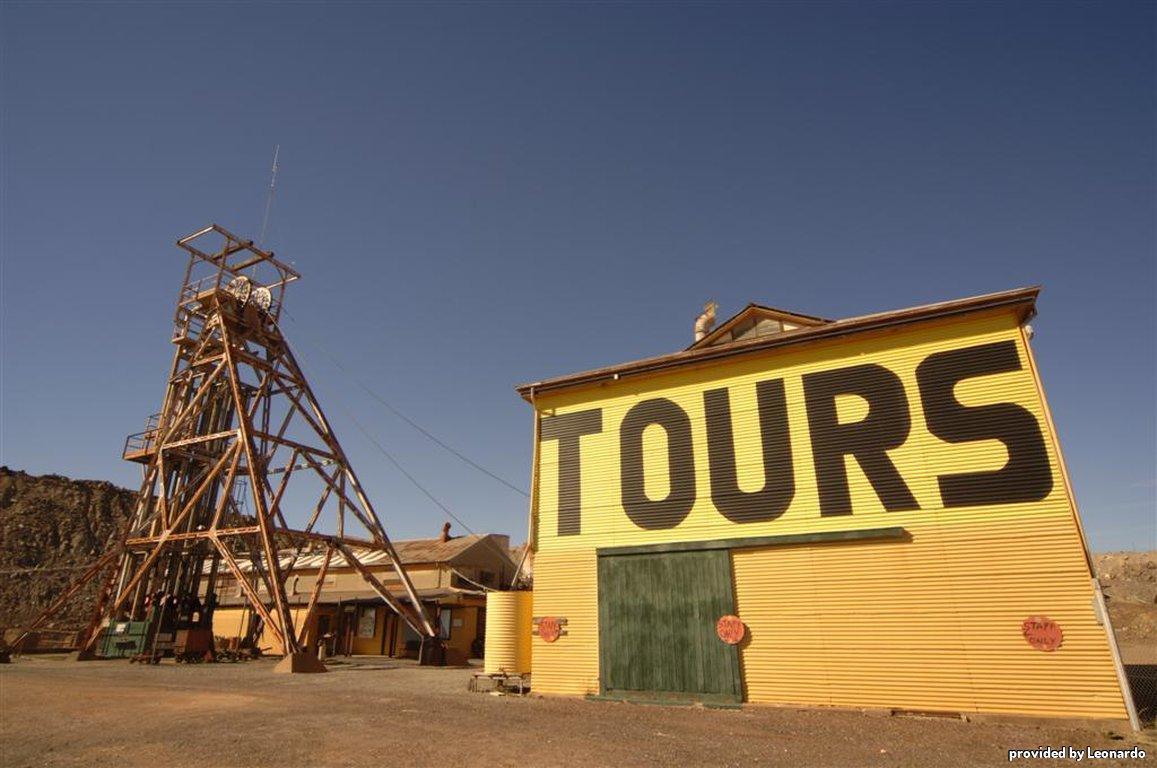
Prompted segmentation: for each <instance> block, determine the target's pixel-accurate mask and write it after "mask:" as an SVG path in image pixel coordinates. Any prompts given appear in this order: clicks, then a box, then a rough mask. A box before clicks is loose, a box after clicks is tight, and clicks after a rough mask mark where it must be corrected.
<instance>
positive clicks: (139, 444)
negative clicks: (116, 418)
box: [121, 413, 161, 459]
mask: <svg viewBox="0 0 1157 768" xmlns="http://www.w3.org/2000/svg"><path fill="white" fill-rule="evenodd" d="M160 421H161V414H159V413H154V414H153V415H152V416H150V417H149V418H148V419H146V420H145V431H144V432H136V433H134V434H131V435H129V436H128V437H126V438H125V447H124V450H123V451H122V452H121V455H122V457H124V458H126V459H127V458H128V457H129V456H130V455H139V454H142V453H147V452H149V451H150V450H152V449H153V447H154V446H155V445H156V442H157V427H158V426H159V424H160Z"/></svg>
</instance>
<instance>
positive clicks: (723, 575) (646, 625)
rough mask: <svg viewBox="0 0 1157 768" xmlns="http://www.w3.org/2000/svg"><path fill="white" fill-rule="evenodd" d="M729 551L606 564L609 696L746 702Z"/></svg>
mask: <svg viewBox="0 0 1157 768" xmlns="http://www.w3.org/2000/svg"><path fill="white" fill-rule="evenodd" d="M734 612H735V599H734V596H733V594H732V589H731V556H730V553H729V552H728V551H727V550H706V551H698V552H664V553H656V554H635V555H604V556H600V557H599V662H600V665H601V672H600V674H601V679H602V692H603V694H604V695H608V696H636V697H637V696H642V697H646V696H647V695H654V697H655V698H677V699H693V700H699V701H741V700H742V693H743V690H742V684H741V682H740V676H739V652H738V649H737V648H736V647H735V646H733V645H727V644H726V643H724V642H722V641H721V640H720V639H719V638H718V637H717V636H716V634H715V622H716V621H718V619H719V617H720V616H724V615H726V614H729V613H734Z"/></svg>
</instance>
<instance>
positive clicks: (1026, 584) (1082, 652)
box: [518, 289, 1131, 719]
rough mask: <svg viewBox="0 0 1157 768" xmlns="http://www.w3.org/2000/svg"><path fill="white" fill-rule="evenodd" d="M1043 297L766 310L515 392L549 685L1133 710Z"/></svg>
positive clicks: (571, 690) (929, 705)
mask: <svg viewBox="0 0 1157 768" xmlns="http://www.w3.org/2000/svg"><path fill="white" fill-rule="evenodd" d="M1036 296H1037V290H1036V289H1020V290H1015V291H1008V292H1004V293H998V294H990V295H987V296H982V297H975V298H971V299H964V300H959V301H952V302H945V303H941V304H936V305H929V306H924V307H917V308H913V309H909V310H902V311H897V312H888V313H881V314H878V315H870V316H865V317H859V318H852V319H848V320H838V321H829V320H824V319H821V318H814V317H809V316H805V315H798V314H794V313H788V312H783V311H780V310H775V309H772V308H769V307H761V306H758V305H749V306H748V307H747V308H746V309H745V310H743V311H742V312H740V313H739V314H737V315H736V316H735V317H733V318H731V319H730V320H728V321H727V322H724V323H723V324H721V325H720V326H719V327H717V328H715V329H714V330H713V331H710V332H709V333H707V334H706V335H705V336H704V337H703V338H701V339H699V340H697V341H696V343H695V344H693V345H692V346H691V347H689V348H688V349H686V350H683V351H681V352H678V353H675V354H671V355H667V356H663V357H658V358H652V359H648V360H642V361H638V362H634V363H628V364H624V365H618V366H612V367H608V368H604V369H600V370H596V371H590V372H587V373H582V374H576V375H571V376H564V377H559V378H556V379H551V380H547V381H541V382H536V383H534V384H527V385H523V386H521V387H519V388H518V389H519V392H520V394H521V395H522V396H523V397H524V398H526V399H527V400H528V401H530V402H531V403H532V404H533V406H534V408H535V411H536V418H537V422H536V435H537V444H536V446H535V462H536V467H535V483H534V489H533V490H534V492H533V509H534V513H533V514H532V521H531V538H530V541H531V543H532V545H533V547H534V549H535V559H534V616H535V617H536V618H535V621H536V622H539V626H544V625H542V622H543V621H544V620H547V625H548V626H550V627H551V628H552V630H553V631H550V632H546V631H543V632H539V631H537V630H536V633H535V636H534V638H533V643H534V648H533V680H534V688H535V690H536V691H537V692H541V693H548V694H580V695H581V694H593V695H604V696H616V697H617V696H622V697H630V696H638V697H643V698H665V697H676V698H692V699H699V700H703V701H706V702H713V701H719V702H737V701H746V702H756V703H768V704H785V705H816V706H820V705H826V706H833V705H834V706H850V707H871V708H892V709H905V710H918V711H946V712H964V713H1004V714H1021V715H1038V716H1068V717H1081V718H1108V719H1125V718H1126V717H1128V714H1129V711H1128V710H1129V707H1130V706H1131V703H1130V702H1129V700H1128V698H1127V696H1128V694H1127V692H1126V691H1127V689H1125V688H1123V681H1122V672H1121V668H1120V665H1119V659H1118V656H1117V653H1116V648H1115V646H1114V644H1113V639H1112V633H1111V630H1110V628H1109V627H1108V617H1107V615H1106V614H1105V612H1104V602H1103V598H1102V597H1101V595H1100V592H1099V588H1098V587H1097V585H1096V583H1095V581H1094V579H1093V577H1092V573H1091V566H1090V562H1089V558H1088V552H1087V547H1086V544H1085V541H1084V538H1083V534H1082V531H1081V527H1080V521H1079V518H1078V515H1077V509H1076V506H1075V502H1074V500H1073V496H1072V492H1071V489H1070V487H1069V483H1068V478H1067V475H1066V473H1065V468H1064V464H1063V461H1062V458H1061V454H1060V446H1059V444H1058V442H1057V437H1056V433H1055V430H1054V427H1053V424H1052V421H1051V418H1050V415H1049V411H1048V407H1047V405H1046V402H1045V399H1044V392H1043V390H1042V388H1041V385H1040V378H1039V375H1038V373H1037V370H1036V367H1035V364H1034V361H1033V356H1032V351H1031V348H1030V345H1029V337H1030V335H1031V334H1030V333H1029V332H1028V331H1027V329H1026V323H1027V321H1028V320H1029V319H1030V318H1031V317H1032V316H1033V315H1034V313H1035V300H1036ZM729 614H733V615H735V616H737V617H738V618H739V620H740V621H741V622H742V624H743V626H744V628H745V631H744V632H743V633H742V639H741V640H740V641H739V642H738V643H737V644H734V645H733V644H728V643H726V642H724V641H723V640H721V639H720V638H719V637H718V636H717V627H716V622H717V620H718V619H719V618H722V616H724V615H729ZM1026 622H1030V624H1029V625H1028V626H1027V627H1026V624H1025V623H1026ZM1042 627H1043V628H1044V630H1043V633H1044V635H1045V636H1046V637H1045V640H1044V641H1043V642H1042V641H1041V640H1040V632H1039V631H1038V632H1036V634H1034V628H1035V629H1036V630H1041V628H1042ZM1058 630H1059V633H1060V634H1056V633H1057V631H1058ZM732 639H735V638H732ZM1058 641H1059V647H1053V648H1052V649H1051V650H1049V649H1048V648H1049V645H1050V642H1051V644H1052V646H1056V643H1057V642H1058Z"/></svg>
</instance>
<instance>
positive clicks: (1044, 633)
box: [1020, 616, 1065, 651]
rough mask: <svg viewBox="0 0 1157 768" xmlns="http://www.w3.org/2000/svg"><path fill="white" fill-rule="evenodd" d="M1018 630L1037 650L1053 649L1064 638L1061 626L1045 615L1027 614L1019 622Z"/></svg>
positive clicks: (1059, 644)
mask: <svg viewBox="0 0 1157 768" xmlns="http://www.w3.org/2000/svg"><path fill="white" fill-rule="evenodd" d="M1020 631H1021V632H1022V633H1023V634H1024V639H1025V640H1027V641H1028V644H1029V645H1031V646H1032V647H1033V648H1036V649H1037V650H1038V651H1055V650H1056V649H1057V648H1060V647H1061V643H1062V642H1063V641H1064V639H1065V635H1064V633H1063V632H1061V626H1060V625H1059V624H1057V623H1056V622H1055V621H1053V620H1052V619H1050V618H1049V617H1047V616H1029V617H1028V618H1027V619H1025V620H1024V621H1023V622H1021V625H1020Z"/></svg>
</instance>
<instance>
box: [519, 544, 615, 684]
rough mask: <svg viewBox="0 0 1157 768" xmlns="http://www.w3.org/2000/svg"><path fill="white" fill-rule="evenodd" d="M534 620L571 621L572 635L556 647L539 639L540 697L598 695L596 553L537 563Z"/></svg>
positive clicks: (536, 675)
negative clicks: (560, 694) (542, 617)
mask: <svg viewBox="0 0 1157 768" xmlns="http://www.w3.org/2000/svg"><path fill="white" fill-rule="evenodd" d="M534 615H535V616H539V617H541V616H556V617H559V618H565V619H566V620H567V625H566V634H565V635H563V636H561V637H560V638H558V640H556V641H555V642H553V643H547V642H544V641H543V640H542V638H540V637H537V636H535V637H534V638H533V640H534V651H533V658H532V663H533V670H534V691H535V693H565V694H585V693H598V692H599V593H598V561H597V560H596V558H595V552H594V550H593V549H588V550H583V551H577V552H559V553H552V554H541V555H539V556H538V557H537V558H535V561H534Z"/></svg>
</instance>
